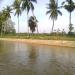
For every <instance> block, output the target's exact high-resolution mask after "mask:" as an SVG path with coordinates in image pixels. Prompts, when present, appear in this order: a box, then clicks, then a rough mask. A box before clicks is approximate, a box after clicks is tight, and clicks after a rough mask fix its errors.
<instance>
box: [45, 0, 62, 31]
mask: <svg viewBox="0 0 75 75" xmlns="http://www.w3.org/2000/svg"><path fill="white" fill-rule="evenodd" d="M47 9H48V11H47V12H46V14H50V16H49V18H51V19H52V20H53V25H52V32H53V28H54V21H55V20H57V17H58V14H60V15H62V13H61V12H60V10H59V7H58V3H57V2H56V1H55V0H49V3H48V4H47Z"/></svg>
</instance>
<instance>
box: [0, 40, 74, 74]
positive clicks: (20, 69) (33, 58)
mask: <svg viewBox="0 0 75 75" xmlns="http://www.w3.org/2000/svg"><path fill="white" fill-rule="evenodd" d="M0 75H75V48H65V47H51V46H45V45H32V44H26V43H21V42H7V41H0Z"/></svg>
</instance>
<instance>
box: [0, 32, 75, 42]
mask: <svg viewBox="0 0 75 75" xmlns="http://www.w3.org/2000/svg"><path fill="white" fill-rule="evenodd" d="M17 35H19V36H17ZM0 38H13V39H14V38H18V39H40V40H68V41H75V35H71V36H70V35H63V34H47V33H43V34H28V33H19V34H6V35H3V36H0Z"/></svg>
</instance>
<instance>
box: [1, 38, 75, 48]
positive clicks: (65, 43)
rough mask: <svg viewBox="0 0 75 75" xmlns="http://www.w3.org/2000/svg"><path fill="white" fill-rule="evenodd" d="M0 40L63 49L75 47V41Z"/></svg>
mask: <svg viewBox="0 0 75 75" xmlns="http://www.w3.org/2000/svg"><path fill="white" fill-rule="evenodd" d="M0 40H5V41H13V42H17V41H18V42H25V43H31V44H41V45H50V46H62V47H75V41H63V40H36V39H12V38H0Z"/></svg>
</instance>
